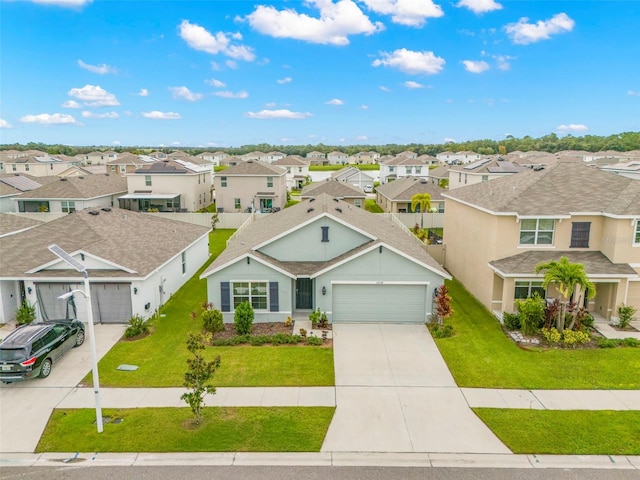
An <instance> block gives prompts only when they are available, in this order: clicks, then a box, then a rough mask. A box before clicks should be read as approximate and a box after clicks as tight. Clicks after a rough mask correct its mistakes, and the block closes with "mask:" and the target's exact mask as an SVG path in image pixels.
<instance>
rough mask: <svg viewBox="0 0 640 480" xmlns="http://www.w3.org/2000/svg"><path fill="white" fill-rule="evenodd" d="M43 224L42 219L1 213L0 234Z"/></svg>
mask: <svg viewBox="0 0 640 480" xmlns="http://www.w3.org/2000/svg"><path fill="white" fill-rule="evenodd" d="M40 224H42V221H40V220H35V219H32V218H26V217H22V216H20V215H10V214H8V213H0V236H2V235H7V234H9V233H12V232H17V231H19V230H24V229H26V228H31V227H35V226H36V225H40Z"/></svg>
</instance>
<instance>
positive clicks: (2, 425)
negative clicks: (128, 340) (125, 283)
mask: <svg viewBox="0 0 640 480" xmlns="http://www.w3.org/2000/svg"><path fill="white" fill-rule="evenodd" d="M124 328H125V326H124V325H96V327H95V331H96V352H97V354H98V358H102V357H103V356H104V355H105V354H106V353H107V352H108V351H109V350H110V349H111V347H112V346H113V345H114V344H115V343H116V342H117V341H118V339H119V338H120V337H122V334H123V333H124ZM90 370H91V349H90V348H89V339H88V338H87V340H86V341H85V343H84V344H83V345H82V346H81V347H78V348H74V349H72V350H70V351H68V352H67V353H65V355H64V356H63V357H62V358H61V359H60V360H59V361H58V362H56V363H55V364H54V365H53V369H52V370H51V375H49V377H47V378H37V379H34V380H27V381H22V382H15V383H10V384H8V385H5V384H0V452H33V451H34V450H35V449H36V446H37V445H38V441H39V440H40V436H41V435H42V432H43V431H44V428H45V426H46V425H47V421H48V420H49V417H50V416H51V412H52V411H53V409H54V408H56V406H57V405H58V404H59V403H60V402H62V401H63V400H64V398H65V397H66V396H67V395H69V393H70V392H72V391H73V390H74V389H76V387H77V385H78V384H79V383H80V381H81V380H82V379H83V378H84V376H85V375H86V374H87V373H88V372H89V371H90Z"/></svg>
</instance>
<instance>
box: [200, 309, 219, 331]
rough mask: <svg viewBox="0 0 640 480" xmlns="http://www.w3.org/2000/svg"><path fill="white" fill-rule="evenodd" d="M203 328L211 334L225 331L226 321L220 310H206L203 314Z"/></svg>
mask: <svg viewBox="0 0 640 480" xmlns="http://www.w3.org/2000/svg"><path fill="white" fill-rule="evenodd" d="M202 327H203V328H204V329H205V330H206V331H207V332H209V333H214V334H215V333H218V332H223V331H224V321H223V319H222V312H221V311H220V310H216V309H213V310H205V311H204V312H202Z"/></svg>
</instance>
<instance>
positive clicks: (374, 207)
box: [364, 198, 384, 213]
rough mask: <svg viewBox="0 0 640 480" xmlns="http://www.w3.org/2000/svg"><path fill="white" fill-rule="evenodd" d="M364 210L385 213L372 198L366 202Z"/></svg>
mask: <svg viewBox="0 0 640 480" xmlns="http://www.w3.org/2000/svg"><path fill="white" fill-rule="evenodd" d="M364 209H365V210H366V211H367V212H371V213H384V210H382V208H381V207H380V205H378V204H377V203H376V201H375V200H374V199H372V198H370V199H368V200H365V201H364Z"/></svg>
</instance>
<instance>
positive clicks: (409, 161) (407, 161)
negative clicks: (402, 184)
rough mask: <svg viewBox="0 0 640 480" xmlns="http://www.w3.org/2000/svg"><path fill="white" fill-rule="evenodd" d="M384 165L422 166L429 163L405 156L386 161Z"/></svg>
mask: <svg viewBox="0 0 640 480" xmlns="http://www.w3.org/2000/svg"><path fill="white" fill-rule="evenodd" d="M382 163H384V164H385V165H420V166H422V165H427V162H426V161H425V160H423V159H421V158H420V157H417V158H411V157H405V156H403V155H399V156H397V157H392V158H390V159H388V160H385V161H384V162H382Z"/></svg>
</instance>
